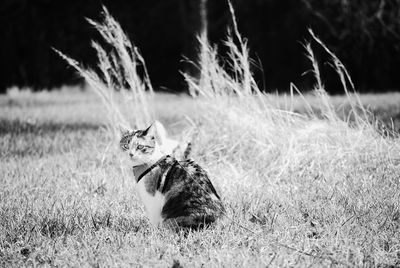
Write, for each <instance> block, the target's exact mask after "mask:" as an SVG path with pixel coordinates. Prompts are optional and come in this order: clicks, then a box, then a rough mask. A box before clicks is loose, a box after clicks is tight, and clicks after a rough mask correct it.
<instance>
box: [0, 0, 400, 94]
mask: <svg viewBox="0 0 400 268" xmlns="http://www.w3.org/2000/svg"><path fill="white" fill-rule="evenodd" d="M232 2H233V5H234V7H235V10H236V15H237V18H238V24H239V30H240V31H241V32H242V34H243V36H245V37H247V38H248V40H249V45H250V48H251V51H252V53H253V54H252V55H253V58H255V59H256V61H257V63H258V64H259V65H261V66H262V68H263V70H264V71H263V72H261V71H260V70H258V69H257V68H255V69H254V71H255V73H256V77H257V80H258V81H259V83H260V84H261V85H262V86H265V87H266V89H268V90H275V89H279V90H282V91H283V90H287V88H288V85H289V83H290V82H295V83H296V84H298V85H299V86H303V87H305V88H307V87H309V86H311V84H312V82H313V81H312V78H311V77H310V76H309V75H306V76H302V74H303V73H304V72H305V71H306V70H307V69H309V68H310V65H309V64H308V62H307V60H306V59H305V57H304V51H303V48H302V45H301V42H303V41H304V40H305V38H307V37H308V34H307V28H308V27H312V28H313V29H314V31H315V32H316V33H317V34H318V35H319V37H320V38H321V39H322V40H324V41H325V42H326V44H327V45H329V46H330V48H332V50H333V51H334V52H335V53H336V54H337V55H338V56H339V57H340V58H341V59H342V61H343V62H344V63H345V64H346V65H347V66H348V69H349V71H350V74H351V75H352V77H353V79H354V81H355V83H356V84H357V85H358V89H359V90H364V91H365V90H377V91H378V90H388V89H398V88H399V86H400V76H399V75H398V74H397V72H398V71H397V70H398V69H397V68H398V66H399V63H400V20H399V18H400V0H369V1H364V0H286V1H280V0H252V1H248V0H236V1H232ZM102 4H104V5H105V6H107V7H108V9H109V10H110V12H111V14H113V15H114V17H115V18H116V19H117V20H118V21H119V22H120V23H121V25H122V27H123V28H124V29H125V31H126V33H127V34H128V36H129V37H130V38H131V40H132V41H133V42H134V43H135V44H136V45H137V46H138V47H139V48H140V51H141V52H142V54H143V56H144V58H145V60H146V63H147V67H148V69H149V73H150V77H151V79H152V82H153V84H154V85H155V88H161V89H167V90H171V91H182V90H185V84H184V82H183V79H182V77H181V75H180V73H179V71H180V70H184V69H185V70H187V71H189V72H191V73H193V74H195V73H196V70H195V69H193V68H192V67H191V66H190V65H188V64H186V63H185V62H183V61H182V58H183V57H182V56H183V55H185V56H187V57H188V58H189V59H191V60H194V59H195V57H196V39H195V34H196V33H197V32H198V31H200V30H201V29H203V28H204V27H206V28H207V31H208V36H209V38H210V40H211V41H212V42H213V43H216V44H218V45H220V47H221V40H223V39H224V37H225V34H226V28H227V26H228V25H230V23H231V17H230V14H229V11H228V7H227V2H226V1H225V0H209V1H206V0H146V1H134V0H103V1H100V0H85V1H79V0H69V1H62V0H58V1H55V0H2V1H0V92H1V91H4V90H5V89H6V88H7V87H9V86H12V85H18V86H29V87H33V88H36V89H39V88H54V87H57V86H60V85H63V84H74V83H79V82H80V81H81V80H80V78H79V77H77V75H76V74H75V73H74V72H73V70H72V69H71V68H68V67H67V65H66V64H65V63H64V62H63V61H62V60H61V59H60V58H59V57H58V56H57V55H55V53H54V52H53V51H52V50H51V47H55V48H57V49H59V50H61V51H63V52H65V53H67V54H69V55H70V56H72V57H73V58H75V59H78V60H80V61H82V62H83V63H84V64H87V65H90V66H93V65H94V64H95V54H94V52H93V50H92V49H91V48H90V39H92V38H97V36H96V34H95V31H94V30H93V29H92V28H91V27H90V26H89V24H88V23H87V22H86V21H85V19H84V18H85V17H89V18H93V19H99V14H100V11H101V5H102ZM205 11H206V12H205ZM205 18H206V20H204V19H205ZM315 49H316V53H317V55H318V58H319V59H320V63H321V68H322V73H323V76H324V80H325V81H326V84H327V87H328V90H329V91H331V92H332V93H337V92H340V89H339V86H338V84H337V83H336V82H335V81H337V77H336V75H335V74H334V72H333V71H332V69H331V68H330V67H329V65H328V64H323V62H324V61H326V60H327V58H326V55H325V54H324V53H323V52H322V51H319V50H318V48H317V47H315ZM220 51H221V53H222V54H223V52H224V49H223V47H221V48H220Z"/></svg>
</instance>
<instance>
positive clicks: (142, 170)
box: [133, 155, 170, 182]
mask: <svg viewBox="0 0 400 268" xmlns="http://www.w3.org/2000/svg"><path fill="white" fill-rule="evenodd" d="M168 157H170V156H169V155H165V156H163V157H161V158H160V159H158V160H157V162H155V163H154V164H153V165H151V166H150V167H149V166H148V165H147V164H143V165H140V166H134V167H133V173H134V174H135V177H137V180H136V182H139V181H140V180H141V179H142V178H143V177H144V176H146V175H147V174H148V173H149V172H150V171H151V170H152V169H154V168H155V167H157V166H158V165H160V163H161V162H163V161H165V159H167V158H168ZM137 175H138V176H137Z"/></svg>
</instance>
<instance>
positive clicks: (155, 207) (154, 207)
mask: <svg viewBox="0 0 400 268" xmlns="http://www.w3.org/2000/svg"><path fill="white" fill-rule="evenodd" d="M146 179H147V178H143V179H142V180H140V181H139V182H138V183H137V184H136V189H137V191H138V193H139V196H140V198H141V200H142V202H143V204H144V207H145V209H146V214H147V217H148V218H149V220H150V223H151V224H153V225H154V226H159V225H160V224H161V223H162V221H163V218H162V216H161V211H162V208H163V206H164V204H165V196H164V195H162V194H161V193H160V192H159V191H156V193H155V195H152V194H150V193H149V192H147V191H146V187H145V180H146Z"/></svg>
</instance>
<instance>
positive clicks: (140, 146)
mask: <svg viewBox="0 0 400 268" xmlns="http://www.w3.org/2000/svg"><path fill="white" fill-rule="evenodd" d="M136 148H137V149H138V150H143V149H144V146H143V145H140V144H139V145H138V146H137V147H136Z"/></svg>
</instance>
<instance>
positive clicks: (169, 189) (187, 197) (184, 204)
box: [160, 158, 224, 223]
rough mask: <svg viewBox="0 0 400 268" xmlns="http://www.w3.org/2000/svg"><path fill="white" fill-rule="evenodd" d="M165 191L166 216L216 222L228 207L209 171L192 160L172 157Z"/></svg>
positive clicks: (164, 210) (163, 189) (166, 217)
mask: <svg viewBox="0 0 400 268" xmlns="http://www.w3.org/2000/svg"><path fill="white" fill-rule="evenodd" d="M169 165H170V166H169V168H168V172H167V173H166V174H165V179H164V184H163V186H162V188H161V189H160V190H161V193H163V194H164V195H165V198H166V199H165V200H166V201H165V205H164V207H163V209H162V215H163V217H164V219H174V218H175V219H176V218H182V217H190V218H191V219H192V220H193V219H196V220H198V221H200V220H203V221H206V222H210V223H211V222H213V221H215V220H216V218H218V217H219V216H220V215H221V214H222V212H223V210H224V208H223V205H222V202H221V200H220V197H219V195H218V193H217V191H216V190H215V188H214V186H213V184H212V182H211V181H210V178H209V176H208V174H207V172H206V171H205V170H204V169H203V168H202V167H200V166H199V165H198V164H197V163H195V162H194V161H192V160H184V161H178V160H176V159H173V158H170V159H169Z"/></svg>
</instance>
